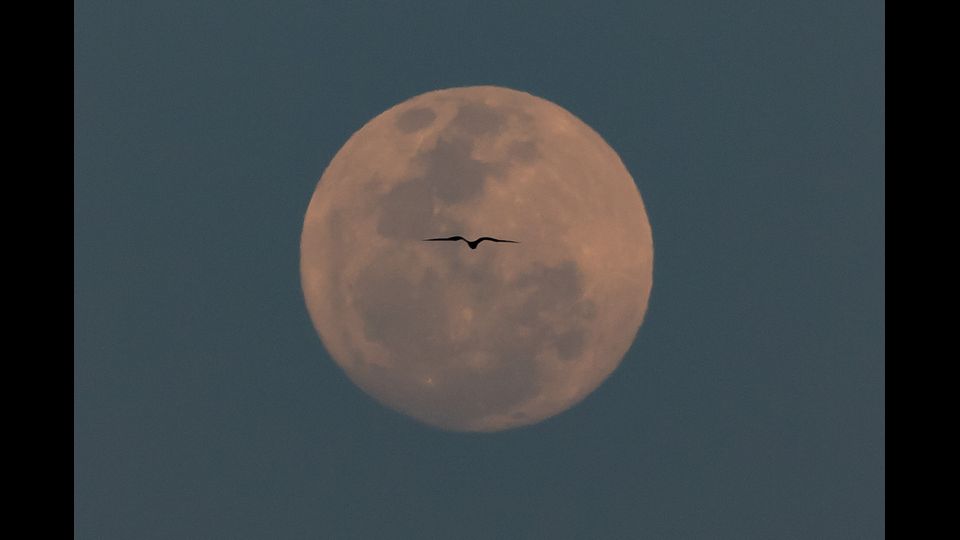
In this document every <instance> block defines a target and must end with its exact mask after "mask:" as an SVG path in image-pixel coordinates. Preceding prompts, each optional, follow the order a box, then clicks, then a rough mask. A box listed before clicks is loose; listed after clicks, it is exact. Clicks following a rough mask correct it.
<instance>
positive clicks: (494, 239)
mask: <svg viewBox="0 0 960 540" xmlns="http://www.w3.org/2000/svg"><path fill="white" fill-rule="evenodd" d="M484 240H490V241H491V242H507V243H510V244H519V243H520V242H517V241H516V240H500V239H499V238H490V237H489V236H483V237H480V238H477V239H476V240H475V242H476V243H478V244H479V243H480V242H482V241H484Z"/></svg>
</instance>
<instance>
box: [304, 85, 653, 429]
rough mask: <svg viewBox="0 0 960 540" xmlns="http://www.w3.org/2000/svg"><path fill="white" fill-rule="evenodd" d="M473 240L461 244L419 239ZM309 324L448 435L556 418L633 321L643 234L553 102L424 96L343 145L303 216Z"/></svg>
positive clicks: (641, 307)
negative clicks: (486, 238) (474, 242)
mask: <svg viewBox="0 0 960 540" xmlns="http://www.w3.org/2000/svg"><path fill="white" fill-rule="evenodd" d="M455 235H459V236H463V237H464V238H466V239H468V240H474V239H476V238H479V237H482V236H490V237H495V238H498V239H508V240H513V241H516V242H519V243H516V244H511V243H494V242H490V241H485V242H482V243H480V244H479V245H478V246H477V247H476V249H470V247H469V246H468V245H467V244H466V243H465V242H463V241H452V242H424V241H423V240H424V239H427V238H438V237H449V236H455ZM300 273H301V280H302V286H303V292H304V297H305V300H306V304H307V308H308V311H309V313H310V317H311V319H312V321H313V324H314V327H315V328H316V329H317V332H318V333H319V335H320V338H321V340H322V342H323V344H324V346H325V347H326V349H327V351H328V352H329V353H330V354H331V356H332V357H333V359H334V360H335V361H336V362H337V364H338V365H339V366H340V367H341V368H342V369H343V371H344V372H345V373H346V374H347V376H348V377H349V378H350V380H352V381H353V382H354V383H355V384H356V385H357V386H359V387H360V388H362V389H363V390H364V391H365V392H366V393H367V394H369V395H370V396H372V397H373V398H375V399H376V400H378V401H379V402H381V403H382V404H384V405H386V406H388V407H390V408H393V409H395V410H398V411H400V412H402V413H405V414H407V415H409V416H411V417H413V418H415V419H417V420H419V421H421V422H423V423H426V424H429V425H432V426H435V427H439V428H441V429H447V430H454V431H481V432H489V431H499V430H504V429H510V428H515V427H519V426H524V425H528V424H533V423H536V422H539V421H541V420H544V419H546V418H549V417H551V416H554V415H556V414H558V413H560V412H563V411H565V410H567V409H569V408H570V407H572V406H573V405H575V404H576V403H578V402H580V401H581V400H582V399H583V398H584V397H586V396H587V395H589V394H590V393H591V392H593V391H594V390H595V389H596V388H597V387H598V386H600V384H601V383H602V382H603V381H604V380H605V379H606V378H607V377H608V376H609V375H610V374H611V373H612V372H613V371H614V370H615V369H616V368H617V366H618V365H619V364H620V362H621V360H622V359H623V357H624V354H625V353H626V352H627V350H628V349H629V348H630V346H631V344H632V343H633V340H634V338H635V337H636V335H637V330H638V329H639V327H640V325H641V324H642V322H643V319H644V315H645V313H646V310H647V302H648V299H649V296H650V289H651V286H652V283H653V239H652V235H651V231H650V223H649V221H648V219H647V213H646V210H645V208H644V204H643V200H642V199H641V197H640V193H639V191H638V190H637V187H636V184H635V183H634V181H633V178H631V176H630V173H629V172H627V169H626V167H625V166H624V164H623V163H622V161H621V160H620V158H619V157H618V156H617V154H616V152H614V150H613V149H612V148H610V146H609V145H608V144H607V143H606V142H605V141H604V140H603V139H602V138H601V137H600V136H599V135H598V134H597V133H596V132H595V131H593V130H592V129H591V128H590V127H589V126H587V125H586V124H585V123H584V122H583V121H581V120H579V119H578V118H577V117H575V116H574V115H573V114H571V113H570V112H568V111H566V110H565V109H563V108H561V107H560V106H558V105H556V104H554V103H551V102H549V101H546V100H544V99H541V98H538V97H535V96H532V95H530V94H527V93H524V92H519V91H516V90H510V89H506V88H500V87H494V86H476V87H466V88H452V89H446V90H438V91H434V92H428V93H426V94H422V95H419V96H416V97H414V98H412V99H409V100H407V101H405V102H403V103H400V104H399V105H396V106H394V107H392V108H390V109H389V110H387V111H385V112H383V113H382V114H380V115H379V116H377V117H376V118H374V119H373V120H371V121H370V122H368V123H367V124H366V125H365V126H363V127H362V128H361V129H360V130H359V131H357V132H356V133H355V134H354V135H353V136H352V137H350V139H349V140H348V141H347V142H346V144H345V145H344V146H343V148H341V149H340V151H339V152H338V153H337V154H336V156H335V157H334V158H333V160H332V162H331V163H330V165H329V166H328V167H327V169H326V171H324V173H323V176H322V177H321V178H320V181H319V183H318V184H317V188H316V190H315V191H314V193H313V197H312V198H311V200H310V204H309V207H308V209H307V213H306V217H305V219H304V224H303V234H302V237H301V247H300Z"/></svg>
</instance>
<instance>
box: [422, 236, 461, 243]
mask: <svg viewBox="0 0 960 540" xmlns="http://www.w3.org/2000/svg"><path fill="white" fill-rule="evenodd" d="M457 240H463V241H464V242H466V241H467V239H466V238H464V237H462V236H451V237H450V238H424V239H423V241H424V242H443V241H453V242H455V241H457Z"/></svg>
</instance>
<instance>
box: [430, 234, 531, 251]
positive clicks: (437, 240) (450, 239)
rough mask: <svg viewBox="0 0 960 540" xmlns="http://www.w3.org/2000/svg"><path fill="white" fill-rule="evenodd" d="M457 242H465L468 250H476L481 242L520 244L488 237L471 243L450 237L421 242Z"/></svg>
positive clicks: (460, 237)
mask: <svg viewBox="0 0 960 540" xmlns="http://www.w3.org/2000/svg"><path fill="white" fill-rule="evenodd" d="M457 240H463V241H464V242H466V243H467V245H468V246H470V249H477V245H478V244H480V242H483V241H484V240H490V241H491V242H507V243H510V244H519V243H520V242H516V241H514V240H500V239H498V238H490V237H489V236H482V237H480V238H477V239H476V240H474V241H473V242H471V241H470V240H467V239H466V238H464V237H462V236H451V237H450V238H425V239H424V240H423V241H424V242H456V241H457Z"/></svg>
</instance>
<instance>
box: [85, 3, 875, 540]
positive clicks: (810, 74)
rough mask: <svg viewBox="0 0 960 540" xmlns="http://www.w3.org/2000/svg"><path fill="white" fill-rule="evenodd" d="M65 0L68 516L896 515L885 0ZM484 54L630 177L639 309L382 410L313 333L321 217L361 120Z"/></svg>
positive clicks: (630, 529) (687, 519)
mask: <svg viewBox="0 0 960 540" xmlns="http://www.w3.org/2000/svg"><path fill="white" fill-rule="evenodd" d="M736 4H737V5H736V6H734V7H729V6H728V5H726V3H720V2H708V1H700V2H690V1H671V2H667V1H657V2H636V1H634V2H626V1H623V2H614V1H605V2H593V3H588V2H566V1H554V2H518V1H512V2H482V3H479V2H455V1H446V2H434V1H421V2H388V1H378V2H374V1H365V2H358V1H349V2H348V1H338V2H333V1H328V2H306V1H298V0H291V1H284V2H203V1H196V0H194V1H191V2H186V1H166V2H139V1H135V2H124V3H120V4H117V3H113V2H103V1H100V0H85V1H82V2H78V3H76V4H75V251H76V256H75V268H74V275H75V336H76V337H75V458H74V464H75V483H76V486H75V510H76V516H75V533H76V534H75V536H76V537H77V538H80V539H86V538H91V539H92V538H97V539H104V538H138V539H149V538H158V539H159V538H164V539H167V538H205V539H206V538H231V539H243V538H465V539H472V538H478V539H479V538H731V539H733V538H738V539H739V538H851V537H863V538H877V537H882V536H883V535H884V526H883V512H884V499H885V496H884V419H883V415H884V354H885V353H884V302H885V300H884V281H885V274H884V202H885V200H884V182H885V179H884V175H885V171H884V65H883V63H884V30H883V25H884V13H883V5H882V3H877V2H858V1H850V2H843V3H835V2H826V1H810V0H806V1H764V2H760V1H757V2H746V1H744V2H738V3H736ZM486 84H489V85H497V86H505V87H509V88H515V89H518V90H523V91H526V92H529V93H532V94H534V95H536V96H539V97H542V98H544V99H548V100H550V101H553V102H555V103H557V104H558V105H560V106H562V107H564V108H566V109H567V110H569V111H570V112H572V113H573V114H575V115H576V116H578V117H579V118H581V119H582V120H583V121H585V122H586V123H587V124H588V125H590V126H591V127H592V128H594V129H595V130H596V131H597V132H599V133H600V134H601V135H602V136H603V137H604V139H605V140H606V141H607V143H609V144H610V146H612V147H613V148H614V150H616V151H617V152H618V153H619V155H620V157H621V158H622V159H623V161H624V164H625V165H626V167H627V169H628V170H629V171H630V173H631V174H632V176H633V177H634V179H635V180H636V182H637V185H638V187H639V189H640V191H641V193H642V195H643V199H644V203H645V205H646V208H647V213H648V215H649V219H650V223H651V226H652V229H653V239H654V245H655V250H656V255H655V263H654V264H655V266H654V285H653V291H652V295H651V300H650V305H649V308H648V311H647V315H646V321H645V323H644V325H643V327H642V328H641V330H640V333H639V335H638V338H637V341H636V342H635V343H634V345H633V347H632V348H631V350H630V351H629V352H628V353H627V356H626V357H625V359H624V360H623V362H622V364H621V365H620V368H619V369H618V370H617V371H616V372H615V373H614V374H613V375H612V376H611V377H610V378H609V379H608V380H607V381H606V382H605V383H604V384H603V385H602V386H601V387H600V388H599V389H598V390H597V391H596V392H594V393H593V394H592V395H590V396H589V397H588V398H587V399H586V400H585V401H584V402H582V403H581V404H580V405H578V406H577V407H575V408H574V409H572V410H570V411H568V412H566V413H564V414H562V415H560V416H557V417H555V418H552V419H549V420H547V421H546V422H543V423H541V424H537V425H535V426H531V427H528V428H524V429H519V430H513V431H507V432H502V433H498V434H492V435H491V434H484V435H468V434H457V433H447V432H442V431H438V430H435V429H432V428H429V427H427V426H424V425H421V424H418V423H416V422H414V421H411V420H409V419H407V418H406V417H404V416H402V415H400V414H398V413H395V412H393V411H390V410H388V409H386V408H384V407H382V406H380V405H378V404H377V403H376V402H374V401H373V400H372V399H370V398H369V397H367V396H366V395H365V394H363V393H362V392H361V391H360V390H359V389H357V388H356V387H355V386H354V385H353V384H351V383H350V382H349V381H348V380H347V378H346V377H345V375H344V374H343V373H342V372H341V371H340V370H339V368H338V367H337V366H336V365H335V364H334V363H333V361H332V360H331V359H330V358H329V357H328V356H327V354H326V352H325V351H324V349H323V346H322V344H321V342H320V340H319V338H318V337H317V334H316V332H315V331H314V329H313V327H312V325H311V322H310V319H309V317H308V315H307V312H306V307H305V305H304V301H303V297H302V293H301V289H300V279H299V241H300V232H301V228H302V225H303V216H304V213H305V211H306V207H307V204H308V203H309V200H310V196H311V195H312V193H313V190H314V188H315V187H316V182H317V180H318V178H319V177H320V175H321V174H322V172H323V170H324V168H325V167H326V166H327V164H328V163H329V161H330V159H331V158H332V157H333V155H334V154H335V153H336V152H337V150H338V149H339V148H340V147H341V146H342V145H343V143H344V142H345V141H346V140H347V138H348V137H349V136H350V135H351V134H353V133H354V132H355V131H356V130H357V129H359V128H360V127H361V126H363V125H364V124H365V123H366V122H367V121H369V120H370V119H372V118H373V117H374V116H376V115H377V114H379V113H381V112H383V111H384V110H386V109H387V108H389V107H391V106H392V105H395V104H396V103H399V102H401V101H403V100H405V99H408V98H410V97H413V96H415V95H417V94H420V93H423V92H426V91H429V90H435V89H439V88H448V87H456V86H471V85H486Z"/></svg>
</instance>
